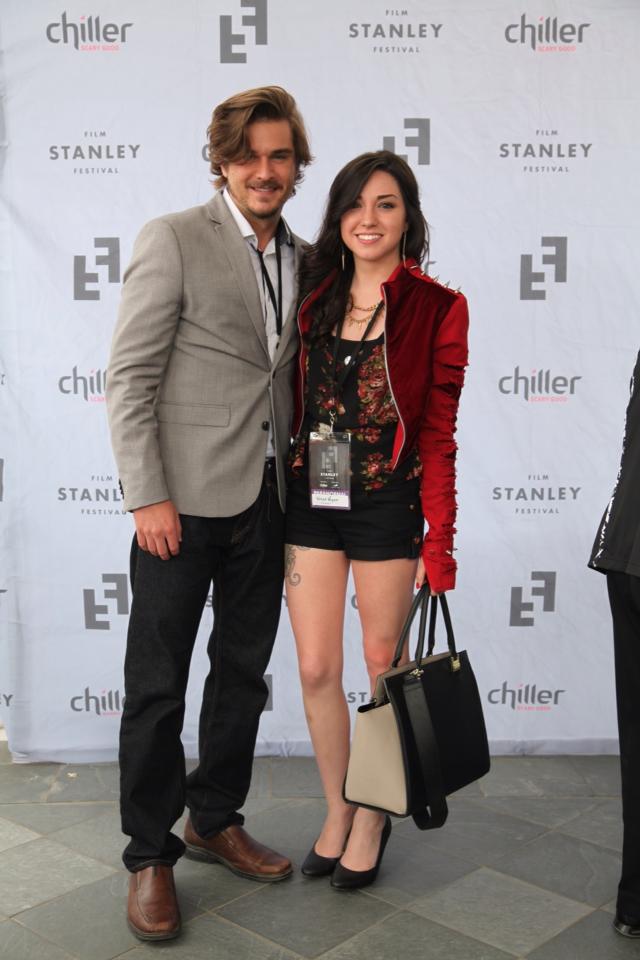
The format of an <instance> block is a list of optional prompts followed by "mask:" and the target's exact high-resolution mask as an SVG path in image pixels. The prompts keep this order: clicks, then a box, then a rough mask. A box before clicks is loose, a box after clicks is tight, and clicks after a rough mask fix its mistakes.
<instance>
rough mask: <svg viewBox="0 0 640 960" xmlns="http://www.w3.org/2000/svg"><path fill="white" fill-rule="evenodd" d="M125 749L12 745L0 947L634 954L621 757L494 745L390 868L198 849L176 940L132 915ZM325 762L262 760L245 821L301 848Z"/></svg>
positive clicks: (395, 852) (286, 954)
mask: <svg viewBox="0 0 640 960" xmlns="http://www.w3.org/2000/svg"><path fill="white" fill-rule="evenodd" d="M117 784H118V774H117V768H116V766H115V764H95V765H86V766H71V765H60V764H33V765H16V764H12V763H11V758H10V755H9V753H8V750H7V747H6V744H2V743H0V958H2V960H72V958H75V960H113V958H116V957H117V958H126V960H145V958H149V957H151V956H152V955H154V954H155V955H156V956H158V955H162V956H163V957H169V956H170V957H171V958H175V960H296V958H315V957H322V958H325V960H387V958H391V960H396V958H397V960H414V958H415V960H418V958H419V960H501V958H503V960H507V958H514V957H516V958H524V957H527V958H531V960H618V958H620V960H622V958H625V960H626V958H634V957H638V958H640V942H637V941H631V940H625V939H623V938H622V937H620V936H618V935H617V934H616V933H615V932H614V931H613V929H612V927H611V919H612V915H613V909H614V901H615V895H616V885H617V881H618V874H619V869H620V847H621V825H620V803H619V774H618V758H617V757H497V758H495V759H494V761H493V766H492V770H491V772H490V773H489V774H488V775H487V776H486V777H485V778H484V780H482V782H481V783H479V784H474V785H473V786H472V787H469V788H467V789H466V790H464V791H461V792H460V794H458V795H456V796H455V797H452V798H451V800H450V815H449V820H448V822H447V824H446V826H445V827H444V828H443V829H441V830H436V831H433V832H431V833H429V832H427V833H421V832H420V831H418V830H417V829H416V828H415V827H414V826H413V823H412V822H409V821H399V820H398V821H395V823H394V829H393V834H392V837H391V840H390V842H389V846H388V848H387V852H386V855H385V859H384V862H383V866H382V868H381V871H380V875H379V878H378V882H377V883H376V884H375V886H373V887H370V888H368V889H367V890H366V891H359V892H353V893H341V892H338V891H334V890H332V889H331V888H330V887H329V885H328V883H327V882H326V881H318V880H316V881H313V880H306V879H305V878H303V877H302V876H301V875H300V873H298V872H296V874H295V875H294V877H293V878H292V879H291V880H287V881H285V882H283V883H279V884H275V885H268V884H265V885H262V884H257V883H253V882H251V881H249V880H242V879H240V878H238V877H235V876H233V875H232V874H230V873H229V872H228V871H227V870H225V868H224V867H222V866H212V865H207V864H202V863H197V862H194V861H189V860H186V859H183V860H181V861H180V863H179V864H178V865H177V867H176V879H177V883H178V890H179V896H180V901H181V906H182V912H183V920H184V930H183V935H182V937H181V938H180V939H179V940H176V941H172V942H169V943H165V944H146V945H143V944H140V943H139V942H138V941H137V940H136V939H135V938H134V937H133V936H132V935H131V934H130V933H129V931H128V929H127V926H126V923H125V919H124V916H125V914H124V906H125V897H126V888H127V875H126V873H125V871H124V870H123V869H122V867H121V863H120V853H121V848H122V837H121V835H120V829H119V822H118V811H117ZM320 793H321V791H320V785H319V780H318V776H317V772H316V769H315V764H314V762H313V760H310V759H305V758H296V759H281V758H277V759H276V758H274V759H268V758H264V759H258V760H256V764H255V773H254V779H253V786H252V790H251V794H250V797H249V800H248V802H247V805H246V808H245V814H246V817H247V826H248V828H249V829H250V830H251V831H252V832H253V833H254V834H255V835H256V836H257V837H258V838H259V839H260V840H262V841H263V842H265V843H268V844H270V845H271V846H273V847H275V848H276V849H279V850H281V851H283V852H286V853H287V854H289V855H290V856H291V857H292V858H293V860H294V861H295V862H296V863H298V864H299V863H300V862H301V860H302V859H303V857H304V856H305V854H306V852H307V850H308V848H309V846H310V844H311V843H312V841H313V839H314V838H315V836H316V833H317V831H318V829H319V826H320V823H321V821H322V815H323V805H322V801H321V800H320V799H319V798H320Z"/></svg>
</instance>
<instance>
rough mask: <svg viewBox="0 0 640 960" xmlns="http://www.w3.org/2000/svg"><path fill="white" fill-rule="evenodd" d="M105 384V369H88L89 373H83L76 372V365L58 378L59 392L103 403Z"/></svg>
mask: <svg viewBox="0 0 640 960" xmlns="http://www.w3.org/2000/svg"><path fill="white" fill-rule="evenodd" d="M106 385H107V373H106V370H90V371H89V373H87V374H86V375H83V374H81V373H78V368H77V366H76V367H74V368H73V370H72V371H71V373H70V374H67V375H66V376H64V377H60V379H59V380H58V390H59V391H60V393H65V394H68V395H70V394H73V396H75V397H82V398H83V399H84V400H86V401H87V402H88V403H104V391H105V388H106Z"/></svg>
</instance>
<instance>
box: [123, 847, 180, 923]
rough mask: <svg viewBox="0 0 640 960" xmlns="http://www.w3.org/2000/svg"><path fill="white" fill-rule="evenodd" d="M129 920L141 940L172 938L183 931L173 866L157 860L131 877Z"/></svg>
mask: <svg viewBox="0 0 640 960" xmlns="http://www.w3.org/2000/svg"><path fill="white" fill-rule="evenodd" d="M127 923H128V924H129V929H130V930H131V932H132V933H134V934H135V935H136V937H138V939H139V940H173V938H174V937H177V936H178V934H179V933H180V909H179V907H178V900H177V897H176V888H175V885H174V882H173V867H167V866H165V865H163V864H154V865H153V866H151V867H143V869H142V870H137V871H136V872H135V873H132V874H131V877H130V878H129V903H128V909H127Z"/></svg>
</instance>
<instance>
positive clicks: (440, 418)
mask: <svg viewBox="0 0 640 960" xmlns="http://www.w3.org/2000/svg"><path fill="white" fill-rule="evenodd" d="M468 327H469V312H468V308H467V301H466V299H465V297H464V296H462V294H458V296H457V297H456V300H455V301H454V303H453V304H452V306H451V308H450V309H449V311H448V312H447V314H446V316H445V317H444V319H443V320H442V322H441V324H440V327H439V329H438V332H437V334H436V337H435V342H434V353H433V383H432V387H431V390H430V392H429V396H428V399H427V405H426V408H425V412H424V417H423V420H422V424H421V427H420V433H419V436H418V449H419V452H420V459H421V461H422V483H421V498H422V510H423V513H424V516H425V519H426V521H427V524H428V531H427V534H426V536H425V539H424V544H423V547H422V558H423V560H424V566H425V571H426V575H427V580H428V581H429V586H430V587H431V589H432V590H433V591H435V592H436V593H441V592H443V591H444V590H453V588H454V587H455V582H456V562H455V560H454V557H453V535H454V533H455V532H456V528H455V520H456V487H455V481H456V451H457V446H456V442H455V440H454V434H455V431H456V420H457V415H458V403H459V400H460V392H461V390H462V384H463V382H464V370H465V367H466V366H467V362H468V349H467V332H468Z"/></svg>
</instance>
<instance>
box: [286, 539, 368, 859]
mask: <svg viewBox="0 0 640 960" xmlns="http://www.w3.org/2000/svg"><path fill="white" fill-rule="evenodd" d="M285 551H286V553H285V587H286V592H287V606H288V608H289V617H290V618H291V626H292V628H293V633H294V635H295V639H296V648H297V652H298V664H299V669H300V680H301V683H302V696H303V700H304V709H305V714H306V717H307V723H308V725H309V732H310V734H311V742H312V743H313V749H314V751H315V756H316V761H317V764H318V769H319V771H320V778H321V780H322V786H323V788H324V793H325V797H326V799H327V818H326V820H325V823H324V826H323V828H322V831H321V833H320V836H319V837H318V839H317V842H316V845H315V850H316V853H318V854H319V855H320V856H322V857H339V856H340V855H341V853H342V851H343V849H344V843H345V837H346V834H347V832H348V830H349V827H350V825H351V820H352V817H353V813H354V810H353V807H352V806H350V805H349V804H346V803H345V802H344V800H343V799H342V785H343V782H344V777H345V773H346V770H347V761H348V759H349V710H348V707H347V702H346V698H345V695H344V690H343V687H342V665H343V627H344V609H345V600H346V592H347V579H348V575H349V561H348V560H347V558H346V556H345V554H344V553H343V552H342V551H339V550H319V549H316V548H315V547H299V546H295V545H292V544H287V545H286V547H285Z"/></svg>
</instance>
